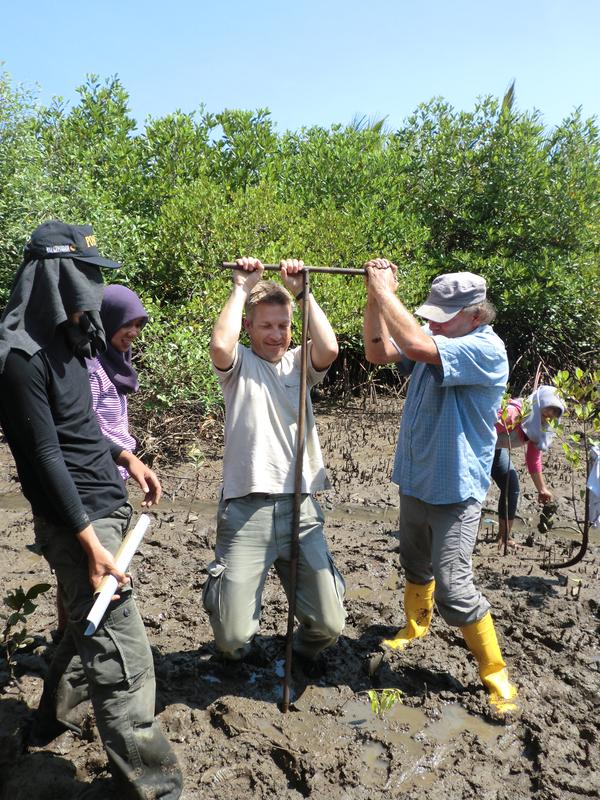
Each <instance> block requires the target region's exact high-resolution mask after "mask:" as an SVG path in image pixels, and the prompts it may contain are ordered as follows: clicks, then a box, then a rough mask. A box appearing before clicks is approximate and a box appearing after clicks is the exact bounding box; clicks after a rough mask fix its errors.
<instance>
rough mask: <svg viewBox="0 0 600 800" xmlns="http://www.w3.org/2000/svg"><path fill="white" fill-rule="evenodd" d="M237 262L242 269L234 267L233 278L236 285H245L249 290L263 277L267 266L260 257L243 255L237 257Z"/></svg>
mask: <svg viewBox="0 0 600 800" xmlns="http://www.w3.org/2000/svg"><path fill="white" fill-rule="evenodd" d="M235 263H236V264H237V265H238V267H239V268H240V269H234V270H233V272H232V276H231V280H232V281H233V283H234V284H235V285H236V286H243V287H244V288H245V289H246V291H247V292H249V291H250V290H251V289H252V288H253V287H254V286H256V284H257V283H258V282H259V281H260V280H261V279H262V276H263V272H264V271H265V268H264V266H263V263H262V261H261V260H260V259H258V258H252V256H243V257H242V258H236V260H235Z"/></svg>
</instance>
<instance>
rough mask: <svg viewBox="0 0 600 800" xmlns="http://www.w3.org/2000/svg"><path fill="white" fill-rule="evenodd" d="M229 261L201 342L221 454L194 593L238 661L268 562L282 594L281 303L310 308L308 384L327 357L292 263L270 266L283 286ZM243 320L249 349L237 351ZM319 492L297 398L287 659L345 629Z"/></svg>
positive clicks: (288, 371)
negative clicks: (204, 558)
mask: <svg viewBox="0 0 600 800" xmlns="http://www.w3.org/2000/svg"><path fill="white" fill-rule="evenodd" d="M237 264H238V266H239V267H240V268H241V269H239V270H234V271H233V277H232V280H233V288H232V292H231V295H230V297H229V299H228V300H227V302H226V303H225V306H224V307H223V310H222V311H221V314H220V315H219V318H218V319H217V321H216V323H215V326H214V329H213V334H212V339H211V344H210V354H211V358H212V362H213V365H214V368H215V372H216V374H217V376H218V378H219V381H220V383H221V387H222V389H223V395H224V398H225V450H224V456H223V491H222V496H221V502H220V504H219V510H218V514H217V542H216V547H215V560H214V561H212V562H211V563H210V564H209V566H208V573H209V577H208V580H207V582H206V584H205V586H204V592H203V601H204V607H205V608H206V610H207V612H208V614H209V616H210V622H211V625H212V629H213V633H214V636H215V641H216V646H217V649H218V650H219V651H220V652H221V653H222V654H223V655H224V656H225V657H226V658H229V659H232V660H239V659H241V658H243V657H244V656H245V655H246V654H247V652H248V651H249V649H250V646H251V643H252V640H253V638H254V636H255V634H256V632H257V631H258V626H259V621H260V610H261V597H262V592H263V588H264V585H265V580H266V577H267V573H268V571H269V569H270V567H271V566H273V565H274V566H275V569H276V570H277V574H278V576H279V579H280V581H281V583H282V584H283V586H284V589H285V590H286V593H287V592H288V588H289V581H290V548H291V538H292V526H293V506H294V461H295V449H296V448H295V443H296V428H297V418H298V400H299V386H300V348H299V347H297V348H293V349H290V342H291V326H292V313H293V300H292V295H293V296H294V297H295V298H296V300H297V301H299V302H301V303H305V302H309V303H310V321H309V335H310V341H309V343H308V370H307V378H308V386H309V387H311V386H314V385H315V384H316V383H319V381H321V380H322V379H323V377H324V376H325V373H326V372H327V369H328V368H329V366H330V365H331V364H332V362H333V361H334V360H335V358H336V356H337V353H338V346H337V341H336V338H335V334H334V332H333V329H332V328H331V325H330V324H329V321H328V320H327V317H326V316H325V314H324V312H323V310H322V309H321V308H320V307H319V305H318V303H317V302H316V300H315V298H314V296H313V295H312V293H310V292H309V296H308V298H305V297H303V292H302V288H303V281H302V276H301V275H300V274H299V273H300V272H301V270H302V267H303V266H304V264H303V262H302V261H298V260H296V259H288V260H286V261H282V262H281V278H282V281H283V283H284V285H285V287H287V288H284V286H282V285H281V284H279V283H275V282H274V281H264V280H262V276H263V269H264V267H263V265H262V264H261V262H260V261H259V260H258V259H255V258H240V259H238V261H237ZM288 290H289V291H288ZM290 292H291V294H290ZM244 312H245V319H244V320H243V323H242V315H243V313H244ZM242 324H243V327H244V329H245V330H246V332H247V334H248V338H249V339H250V348H248V347H245V346H244V345H241V344H240V343H239V336H240V329H241V327H242ZM328 486H329V482H328V480H327V476H326V474H325V468H324V465H323V458H322V455H321V448H320V445H319V439H318V436H317V431H316V427H315V420H314V416H313V411H312V405H311V402H310V395H309V393H308V391H307V413H306V443H305V452H304V461H303V466H302V504H301V509H300V532H299V536H300V542H299V558H298V575H297V589H296V616H297V619H298V621H299V623H300V624H299V627H298V629H297V630H296V634H295V638H294V651H295V652H296V653H297V654H299V655H300V656H303V657H304V658H306V659H308V660H314V659H315V658H316V656H317V655H318V654H319V653H320V652H321V651H322V650H323V649H325V648H326V647H328V646H330V645H332V644H334V643H335V642H336V640H337V638H338V636H339V635H340V633H341V631H342V629H343V627H344V621H345V612H344V607H343V598H344V581H343V578H342V577H341V575H340V573H339V572H338V571H337V569H336V567H335V565H334V563H333V560H332V558H331V554H330V553H329V548H328V547H327V542H326V540H325V535H324V532H323V522H324V520H323V513H322V511H321V508H320V506H319V504H318V502H317V500H316V499H315V497H314V493H315V492H318V491H320V490H322V489H326V488H328Z"/></svg>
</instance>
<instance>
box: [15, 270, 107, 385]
mask: <svg viewBox="0 0 600 800" xmlns="http://www.w3.org/2000/svg"><path fill="white" fill-rule="evenodd" d="M103 290H104V285H103V282H102V275H101V273H100V267H98V266H96V265H95V264H87V263H84V262H80V261H73V260H72V259H68V258H47V259H43V260H41V261H26V262H25V263H24V264H23V265H22V266H21V268H20V270H19V272H18V273H17V275H16V276H15V280H14V283H13V287H12V291H11V295H10V298H9V300H8V304H7V306H6V309H5V310H4V313H3V314H2V318H1V320H0V372H2V370H3V369H4V363H5V360H6V357H7V356H8V354H9V352H10V351H11V350H13V349H15V350H21V351H22V352H24V353H27V354H28V355H30V356H32V355H33V354H34V353H36V352H37V351H38V350H41V349H42V348H43V347H45V346H46V345H47V344H49V342H51V341H52V339H53V338H54V336H55V333H56V329H57V327H58V326H59V325H65V327H66V326H67V320H68V319H69V316H70V314H71V313H72V312H73V311H85V314H84V316H83V317H82V321H81V323H80V324H79V326H72V325H71V326H68V327H69V328H71V329H73V328H75V330H74V331H73V330H72V331H71V334H70V339H71V341H72V343H73V346H74V347H75V348H77V350H78V352H79V353H82V354H85V355H87V353H88V352H89V353H90V354H91V353H92V352H96V351H97V350H98V349H100V348H101V349H104V348H103V345H104V329H103V328H102V320H101V319H100V306H101V304H102V292H103ZM77 328H79V331H78V330H77ZM73 336H74V339H73Z"/></svg>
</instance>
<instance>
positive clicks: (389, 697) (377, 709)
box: [367, 689, 402, 719]
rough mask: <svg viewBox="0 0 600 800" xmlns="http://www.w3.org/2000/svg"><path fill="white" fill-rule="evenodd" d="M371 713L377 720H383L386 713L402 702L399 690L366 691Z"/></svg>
mask: <svg viewBox="0 0 600 800" xmlns="http://www.w3.org/2000/svg"><path fill="white" fill-rule="evenodd" d="M367 697H368V698H369V704H370V706H371V711H372V712H373V713H374V714H375V716H376V717H377V718H378V719H383V717H384V715H385V713H386V711H389V710H390V709H391V708H393V707H394V706H395V705H396V703H401V702H402V692H401V690H400V689H381V691H377V689H369V690H368V691H367Z"/></svg>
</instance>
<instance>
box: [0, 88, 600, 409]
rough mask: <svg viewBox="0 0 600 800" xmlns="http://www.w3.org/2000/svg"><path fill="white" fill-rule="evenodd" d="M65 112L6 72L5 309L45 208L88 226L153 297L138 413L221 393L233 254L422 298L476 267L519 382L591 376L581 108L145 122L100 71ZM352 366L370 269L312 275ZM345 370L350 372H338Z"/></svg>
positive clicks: (587, 196)
mask: <svg viewBox="0 0 600 800" xmlns="http://www.w3.org/2000/svg"><path fill="white" fill-rule="evenodd" d="M78 91H79V99H78V101H77V103H75V104H74V105H72V106H70V107H69V106H67V105H65V104H64V103H63V102H62V101H60V100H57V101H55V102H54V103H52V104H51V105H50V106H49V107H42V106H40V105H39V104H38V103H37V101H36V97H35V95H34V94H33V93H32V92H31V91H28V90H25V89H23V88H21V87H20V86H16V85H15V84H14V83H13V82H12V80H11V78H10V76H9V75H7V74H0V294H1V296H0V305H1V304H2V302H4V301H5V300H6V297H7V295H8V292H9V290H10V285H11V280H12V276H13V274H14V272H15V270H16V268H17V267H18V266H19V263H20V257H21V253H22V248H23V245H24V243H25V241H26V237H27V235H28V233H29V232H30V231H31V230H32V229H33V227H35V226H36V225H37V224H38V223H40V222H42V221H43V220H45V219H48V218H51V217H60V218H63V219H65V220H67V221H71V222H76V223H81V222H91V223H92V224H93V225H94V228H95V230H96V233H97V236H98V240H99V242H100V244H101V248H102V250H103V251H104V252H106V253H107V254H110V255H111V256H112V257H114V258H116V259H118V260H119V261H121V262H122V264H123V269H122V270H121V272H120V273H119V274H118V275H115V276H113V275H112V274H111V276H110V278H111V279H116V280H119V281H122V282H126V283H128V284H129V285H131V287H132V288H134V289H135V290H136V291H138V292H139V293H140V295H141V296H143V297H144V298H145V300H147V301H148V302H149V304H150V306H151V308H152V311H153V322H152V324H151V325H149V326H148V327H147V328H146V330H145V335H144V344H143V347H141V348H139V354H140V358H142V359H143V385H144V389H145V402H144V409H145V412H146V413H147V412H149V411H150V412H151V411H152V410H153V409H154V410H156V409H158V410H161V409H164V408H165V407H172V406H174V405H183V406H184V407H192V406H193V407H194V408H195V409H197V410H198V411H205V410H206V409H209V408H210V407H211V406H213V405H214V404H215V403H217V402H218V401H219V394H218V391H217V386H216V383H215V381H214V379H213V377H212V375H211V374H210V370H209V367H208V365H209V362H208V356H207V345H208V341H209V336H210V329H211V326H212V323H213V321H214V318H215V316H216V314H217V313H218V310H219V308H220V307H221V305H222V303H223V302H224V300H225V298H226V296H227V294H228V292H229V281H228V276H227V275H223V274H222V272H221V271H220V270H219V268H218V264H219V262H220V261H222V260H231V259H233V258H235V257H236V256H237V255H240V254H245V253H248V254H253V255H256V256H258V257H260V258H262V259H263V260H265V261H268V262H273V261H278V260H279V258H281V257H285V256H293V255H297V256H300V257H303V258H304V259H305V261H306V262H307V263H313V264H325V265H330V266H350V267H357V266H361V265H362V264H363V262H364V261H365V260H366V259H368V258H369V257H373V256H376V255H385V256H387V257H389V258H391V259H392V260H394V261H395V262H396V263H397V264H398V265H399V268H400V286H399V295H400V297H401V298H402V300H403V301H404V302H405V303H406V304H407V306H408V307H409V308H413V307H415V306H416V305H417V304H418V302H419V301H420V300H421V299H422V298H423V296H424V294H425V293H426V291H427V289H428V285H429V283H430V281H431V279H432V278H433V277H435V276H436V275H437V274H439V273H441V272H444V271H455V270H464V269H467V270H473V271H476V272H479V273H481V274H482V275H484V276H485V278H486V279H487V281H488V284H489V286H490V296H491V299H492V300H493V301H494V302H495V304H496V306H497V308H498V312H499V313H498V319H497V323H496V328H497V330H498V332H499V333H500V335H501V336H502V337H503V338H504V340H505V341H506V343H507V346H508V351H509V357H510V359H511V362H512V363H513V364H517V366H518V370H520V373H519V374H518V375H517V377H515V375H514V374H513V376H512V380H511V382H512V383H513V384H515V383H518V381H519V376H523V377H525V376H529V375H530V374H531V373H532V372H533V371H534V369H535V366H537V364H538V362H539V361H540V360H542V361H543V362H544V364H545V365H546V367H547V368H549V369H550V370H551V371H552V370H557V369H560V368H564V366H565V365H567V364H578V365H580V366H581V368H583V369H587V368H591V367H592V366H593V363H594V358H595V353H597V351H598V349H599V347H600V333H599V327H598V320H599V319H600V270H599V267H598V234H599V228H600V226H599V220H600V211H599V209H600V206H599V204H598V197H599V196H600V193H599V189H600V180H599V177H600V170H599V159H598V154H599V135H598V126H597V123H596V121H595V120H594V119H585V118H584V117H583V116H582V114H581V112H580V111H575V112H574V113H573V114H572V115H571V116H570V117H568V118H567V119H565V120H564V121H563V123H562V124H561V125H559V126H558V127H556V128H553V129H548V128H546V127H545V126H544V124H543V120H542V118H541V115H540V114H539V113H538V112H536V111H534V112H529V111H525V112H522V111H518V110H516V109H515V108H514V103H513V92H512V91H509V93H507V95H506V97H505V98H504V100H503V101H500V100H496V99H494V98H491V97H490V98H484V99H482V100H481V101H479V102H478V103H477V104H476V105H475V107H474V109H473V110H472V111H457V110H455V109H454V108H452V107H451V106H450V105H449V104H447V103H445V102H444V101H443V100H440V99H435V100H432V101H430V102H428V103H424V104H422V105H421V106H419V107H418V108H417V109H416V111H415V112H414V113H413V114H412V115H411V116H409V117H408V118H407V119H406V120H405V122H404V123H403V125H402V127H401V128H399V129H398V130H395V131H390V130H386V128H385V125H383V124H381V121H380V122H378V123H375V124H372V125H369V124H362V123H359V124H357V123H356V122H354V123H350V124H348V125H346V126H344V125H333V126H332V127H330V128H322V127H311V128H302V129H301V130H298V131H286V132H283V133H280V132H277V131H276V130H275V127H274V125H273V123H272V120H271V118H270V115H269V112H268V110H266V109H260V110H258V111H256V112H250V111H244V110H224V111H222V112H220V113H217V114H213V113H209V112H208V111H206V110H205V109H204V108H203V107H200V108H199V109H198V110H197V111H195V112H193V113H184V112H182V111H174V112H173V113H172V114H169V115H168V116H166V117H164V118H160V119H152V118H149V119H147V120H146V121H145V123H143V124H141V123H138V122H137V121H136V120H134V119H133V118H132V116H131V114H130V111H129V106H128V95H127V92H126V90H125V88H124V87H123V85H122V84H121V82H120V80H119V79H118V78H116V77H113V78H110V79H108V80H105V81H101V80H99V79H98V78H97V77H96V76H90V77H89V78H88V79H87V80H86V82H85V83H84V84H83V85H82V86H81V87H80V88H79V90H78ZM313 287H314V290H315V292H316V293H317V294H318V297H319V300H320V302H322V305H323V307H324V308H325V310H326V312H327V314H328V315H329V316H330V318H331V320H332V323H333V325H334V327H335V329H336V331H337V332H338V334H339V337H340V342H341V346H342V351H343V356H344V358H343V359H341V360H340V363H343V364H348V365H353V367H352V368H353V369H354V370H355V375H350V376H349V375H342V376H341V377H342V378H343V379H344V381H345V385H352V381H353V380H354V381H355V382H364V378H365V372H364V367H363V366H362V356H361V326H362V322H361V319H362V308H363V305H364V300H365V290H364V286H363V283H362V281H361V280H359V279H345V278H343V277H341V276H336V277H333V278H332V277H323V276H319V275H315V276H314V282H313ZM336 375H337V378H338V379H339V377H340V370H339V369H338V371H337V373H336Z"/></svg>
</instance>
